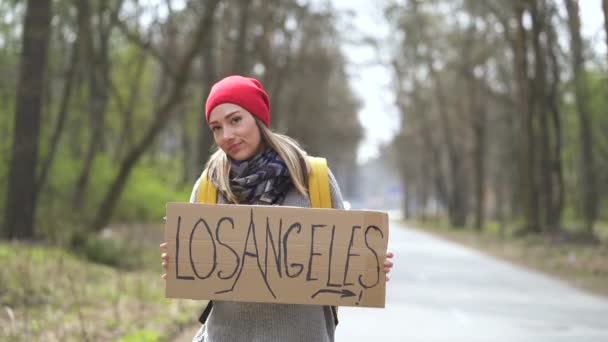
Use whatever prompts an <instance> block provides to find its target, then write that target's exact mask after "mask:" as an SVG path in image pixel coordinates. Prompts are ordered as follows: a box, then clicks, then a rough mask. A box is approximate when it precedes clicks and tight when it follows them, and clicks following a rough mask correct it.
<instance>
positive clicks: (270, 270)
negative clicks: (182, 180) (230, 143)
mask: <svg viewBox="0 0 608 342" xmlns="http://www.w3.org/2000/svg"><path fill="white" fill-rule="evenodd" d="M165 239H166V241H167V243H168V253H169V265H168V266H169V267H168V271H167V279H166V292H165V295H166V297H167V298H188V299H216V300H230V301H244V302H264V303H291V304H319V305H339V306H367V307H384V300H385V275H384V272H383V268H384V259H385V258H386V247H387V244H388V215H387V214H385V213H380V212H369V211H347V210H334V209H312V208H293V207H279V206H245V205H207V204H190V203H168V204H167V220H166V223H165Z"/></svg>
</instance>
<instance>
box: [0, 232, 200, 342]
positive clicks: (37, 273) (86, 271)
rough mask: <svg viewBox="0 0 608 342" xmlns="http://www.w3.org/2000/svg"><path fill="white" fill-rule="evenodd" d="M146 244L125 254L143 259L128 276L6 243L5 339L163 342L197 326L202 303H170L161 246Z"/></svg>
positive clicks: (46, 249)
mask: <svg viewBox="0 0 608 342" xmlns="http://www.w3.org/2000/svg"><path fill="white" fill-rule="evenodd" d="M147 246H149V247H148V248H143V247H142V248H141V251H144V250H146V252H145V253H144V252H141V253H140V252H133V251H132V252H133V253H132V254H131V255H129V254H125V255H123V257H125V258H126V257H136V258H137V259H138V260H140V261H139V263H138V264H137V267H136V268H134V269H132V270H124V269H121V268H114V267H109V266H106V265H102V264H99V263H96V262H91V261H89V260H88V259H87V258H85V257H83V256H82V255H81V254H77V253H72V252H69V251H65V250H63V249H60V248H56V247H50V246H45V245H31V244H19V243H7V242H0V264H1V265H2V267H3V270H2V272H0V306H1V307H2V308H3V310H2V312H0V341H31V340H36V341H38V340H59V341H64V340H89V341H98V340H104V341H106V340H119V341H165V340H167V339H168V338H169V337H170V336H172V335H174V334H175V333H177V332H178V331H179V330H180V329H181V328H182V327H184V326H189V325H191V324H193V323H194V322H196V318H197V314H198V313H199V311H200V309H201V307H202V305H203V303H201V302H200V301H187V300H168V299H165V298H164V281H163V280H162V279H161V278H160V274H161V268H160V259H159V249H158V244H157V243H156V242H154V244H149V245H147ZM135 251H136V250H135ZM133 254H135V255H133ZM153 256H154V257H153Z"/></svg>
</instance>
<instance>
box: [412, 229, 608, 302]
mask: <svg viewBox="0 0 608 342" xmlns="http://www.w3.org/2000/svg"><path fill="white" fill-rule="evenodd" d="M410 226H412V227H415V228H418V229H422V230H424V231H427V232H431V233H433V234H434V235H437V236H440V237H442V238H444V239H447V240H450V241H454V242H457V243H460V244H463V245H466V246H469V247H472V248H475V249H477V250H480V251H482V252H484V253H486V254H489V255H493V256H495V257H498V258H501V259H504V260H508V261H510V262H513V263H515V264H518V265H522V266H525V267H528V268H531V269H535V270H538V271H540V272H544V273H546V274H549V275H552V276H556V277H558V278H561V279H563V280H565V281H566V282H568V283H570V284H572V285H574V286H576V287H579V288H581V289H584V290H587V291H590V292H593V293H596V294H599V295H608V240H607V239H606V237H608V227H607V226H606V223H600V224H598V225H597V226H596V236H597V237H598V238H599V242H598V241H595V242H593V241H590V240H589V239H580V238H570V237H572V236H574V237H576V236H578V235H577V234H576V231H569V232H566V233H565V234H562V235H559V236H557V237H549V236H543V235H535V234H527V235H520V234H516V229H515V228H513V227H502V229H501V228H500V226H499V225H498V224H495V223H490V224H488V225H486V226H485V227H484V229H483V230H482V231H481V232H477V231H475V230H473V229H471V228H467V229H451V228H449V224H448V223H447V222H446V221H445V220H442V219H433V220H425V221H414V222H410ZM579 235H580V234H579Z"/></svg>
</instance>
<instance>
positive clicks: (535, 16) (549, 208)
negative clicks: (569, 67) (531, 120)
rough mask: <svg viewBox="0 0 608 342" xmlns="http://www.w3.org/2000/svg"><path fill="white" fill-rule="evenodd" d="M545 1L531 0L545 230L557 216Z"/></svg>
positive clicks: (551, 228) (540, 195) (541, 202)
mask: <svg viewBox="0 0 608 342" xmlns="http://www.w3.org/2000/svg"><path fill="white" fill-rule="evenodd" d="M542 2H543V1H542V0H533V1H531V5H530V8H531V18H532V31H533V36H532V46H533V50H534V88H533V89H534V90H533V92H532V93H533V94H534V98H533V104H534V112H535V114H536V115H538V117H539V119H540V126H539V133H540V134H539V137H538V141H539V143H540V144H539V145H540V146H539V148H540V150H539V153H538V156H539V163H540V165H539V168H538V174H537V175H538V179H539V204H540V210H541V212H542V213H543V214H544V215H543V216H542V220H539V222H540V229H541V230H542V231H544V232H548V231H551V230H553V228H554V227H551V226H549V225H548V222H550V221H551V220H552V216H553V215H555V213H554V212H553V203H552V199H553V183H552V177H551V176H552V172H551V169H552V168H551V151H550V145H551V142H550V139H551V136H550V132H549V122H548V121H549V120H548V115H549V114H548V110H547V102H546V99H547V75H546V69H547V68H546V63H545V49H544V48H543V46H542V43H541V36H542V35H543V34H546V32H545V27H546V25H545V22H546V14H545V6H544V5H543V4H542Z"/></svg>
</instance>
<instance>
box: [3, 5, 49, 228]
mask: <svg viewBox="0 0 608 342" xmlns="http://www.w3.org/2000/svg"><path fill="white" fill-rule="evenodd" d="M50 31H51V1H50V0H28V2H27V9H26V12H25V20H24V25H23V45H22V51H21V65H20V68H19V83H18V86H17V101H16V106H15V107H16V108H15V131H14V132H15V133H14V135H13V149H12V155H13V157H12V160H11V163H10V167H9V175H8V192H7V200H6V213H5V220H4V227H5V228H4V232H5V234H4V235H5V236H6V237H7V238H9V239H13V238H20V239H32V238H33V237H34V223H35V218H36V215H35V214H36V203H37V201H36V200H37V196H36V194H37V190H36V185H37V184H38V182H37V179H36V164H37V160H38V139H39V135H40V112H41V107H42V96H43V94H44V89H43V88H44V75H45V73H46V64H47V54H48V42H49V38H50Z"/></svg>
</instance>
